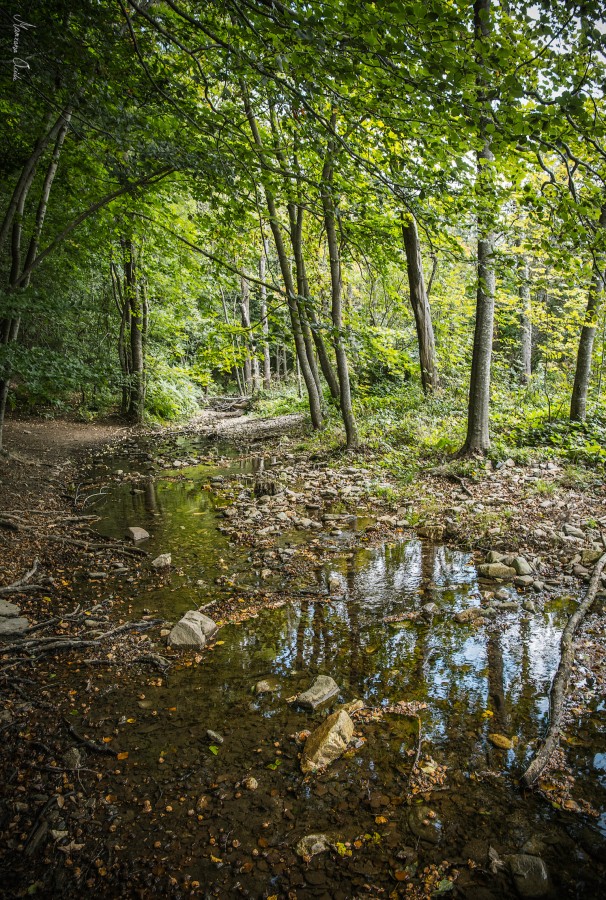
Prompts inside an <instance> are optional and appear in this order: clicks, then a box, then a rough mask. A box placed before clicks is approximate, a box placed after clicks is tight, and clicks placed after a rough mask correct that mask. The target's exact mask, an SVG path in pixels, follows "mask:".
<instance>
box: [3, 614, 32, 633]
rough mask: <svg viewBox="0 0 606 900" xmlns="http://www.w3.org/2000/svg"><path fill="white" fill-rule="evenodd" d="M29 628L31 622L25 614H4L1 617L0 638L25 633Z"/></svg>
mask: <svg viewBox="0 0 606 900" xmlns="http://www.w3.org/2000/svg"><path fill="white" fill-rule="evenodd" d="M27 628H29V622H28V621H27V619H26V618H25V617H24V616H16V617H15V616H11V617H8V616H3V617H2V618H1V619H0V638H3V637H13V635H17V634H23V632H24V631H25V630H26V629H27Z"/></svg>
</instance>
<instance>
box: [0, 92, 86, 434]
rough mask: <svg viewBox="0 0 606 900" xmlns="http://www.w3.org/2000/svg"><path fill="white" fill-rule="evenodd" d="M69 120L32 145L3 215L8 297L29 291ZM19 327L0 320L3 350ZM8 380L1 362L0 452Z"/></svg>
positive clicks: (14, 322) (0, 238)
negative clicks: (39, 177)
mask: <svg viewBox="0 0 606 900" xmlns="http://www.w3.org/2000/svg"><path fill="white" fill-rule="evenodd" d="M70 119H71V107H68V108H67V109H66V110H65V112H63V113H62V114H61V116H60V117H59V119H58V120H57V122H56V123H55V125H54V127H53V128H52V129H51V131H50V132H49V133H48V135H46V136H45V137H44V138H43V139H40V140H39V141H38V143H37V145H36V148H35V150H34V153H33V154H32V156H30V158H29V159H28V160H27V162H26V164H25V166H24V169H23V171H22V173H21V177H20V178H19V182H18V184H17V187H16V188H15V190H14V192H13V196H12V198H11V202H10V204H9V209H8V211H7V213H6V215H5V218H4V222H3V226H2V232H3V233H2V234H1V235H0V247H1V246H2V241H3V236H4V235H5V234H6V231H5V230H4V229H5V226H6V230H8V229H10V231H11V246H10V254H11V265H10V272H9V283H8V293H9V294H10V293H13V292H15V291H16V290H17V289H20V290H23V289H25V288H27V287H29V283H30V280H31V270H30V269H31V263H32V261H33V260H34V258H35V256H36V254H37V252H38V245H39V242H40V235H41V233H42V227H43V225H44V219H45V216H46V210H47V208H48V198H49V196H50V190H51V187H52V184H53V181H54V178H55V175H56V172H57V166H58V165H59V157H60V155H61V150H62V147H63V142H64V140H65V135H66V134H67V129H68V127H69V122H70ZM53 137H54V138H55V146H54V149H53V153H52V156H51V160H50V163H49V165H48V168H47V171H46V175H45V177H44V182H43V184H42V190H41V192H40V198H39V200H38V207H37V210H36V218H35V222H34V227H33V231H32V235H31V238H30V242H29V246H28V250H27V254H26V257H25V264H24V266H23V269H22V267H21V240H22V236H23V220H24V216H25V205H26V201H27V197H28V195H29V191H30V188H31V186H32V182H33V180H34V177H35V175H36V169H37V165H38V162H39V160H40V157H41V156H42V153H43V152H44V150H45V149H46V147H47V146H48V143H49V142H50V140H52V138H53ZM24 272H25V273H27V274H26V275H25V277H23V273H24ZM20 326H21V317H20V316H19V315H17V316H13V317H12V318H5V319H0V334H1V336H2V338H1V343H2V344H3V345H4V346H9V345H10V344H13V343H15V342H16V340H17V337H18V335H19V328H20ZM10 380H11V371H10V366H9V364H8V361H6V362H5V364H4V366H3V367H2V375H1V377H0V450H2V440H3V432H4V417H5V415H6V407H7V402H8V392H9V388H10Z"/></svg>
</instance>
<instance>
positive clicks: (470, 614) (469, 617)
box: [454, 606, 484, 625]
mask: <svg viewBox="0 0 606 900" xmlns="http://www.w3.org/2000/svg"><path fill="white" fill-rule="evenodd" d="M483 612H484V611H483V610H482V609H481V608H480V607H479V606H470V607H468V609H462V610H461V612H458V613H457V614H456V615H455V617H454V618H455V622H458V623H459V624H460V625H464V624H465V623H466V622H473V621H474V620H475V619H479V618H480V617H481V616H482V614H483Z"/></svg>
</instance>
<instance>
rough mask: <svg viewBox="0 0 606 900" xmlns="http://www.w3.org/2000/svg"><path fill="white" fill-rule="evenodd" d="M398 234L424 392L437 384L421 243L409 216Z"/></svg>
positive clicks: (434, 347)
mask: <svg viewBox="0 0 606 900" xmlns="http://www.w3.org/2000/svg"><path fill="white" fill-rule="evenodd" d="M402 237H403V238H404V248H405V250H406V267H407V270H408V285H409V288H410V304H411V306H412V311H413V313H414V317H415V325H416V328H417V340H418V343H419V362H420V364H421V384H422V385H423V390H424V392H425V393H426V394H428V393H430V392H431V391H435V390H436V388H438V387H439V384H440V380H439V377H438V366H437V361H436V346H435V340H434V335H433V325H432V322H431V308H430V306H429V298H428V296H427V291H426V290H425V277H424V275H423V262H422V259H421V245H420V243H419V233H418V231H417V223H416V222H415V220H414V219H413V218H412V216H410V218H409V221H408V223H406V222H405V221H404V219H403V220H402Z"/></svg>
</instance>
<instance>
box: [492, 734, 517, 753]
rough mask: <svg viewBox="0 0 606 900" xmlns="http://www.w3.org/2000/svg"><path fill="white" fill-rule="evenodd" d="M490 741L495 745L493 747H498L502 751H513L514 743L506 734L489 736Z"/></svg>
mask: <svg viewBox="0 0 606 900" xmlns="http://www.w3.org/2000/svg"><path fill="white" fill-rule="evenodd" d="M488 740H489V741H490V743H491V744H492V745H493V747H498V748H499V749H500V750H512V749H513V741H512V740H511V738H508V737H506V736H505V735H504V734H489V735H488Z"/></svg>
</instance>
